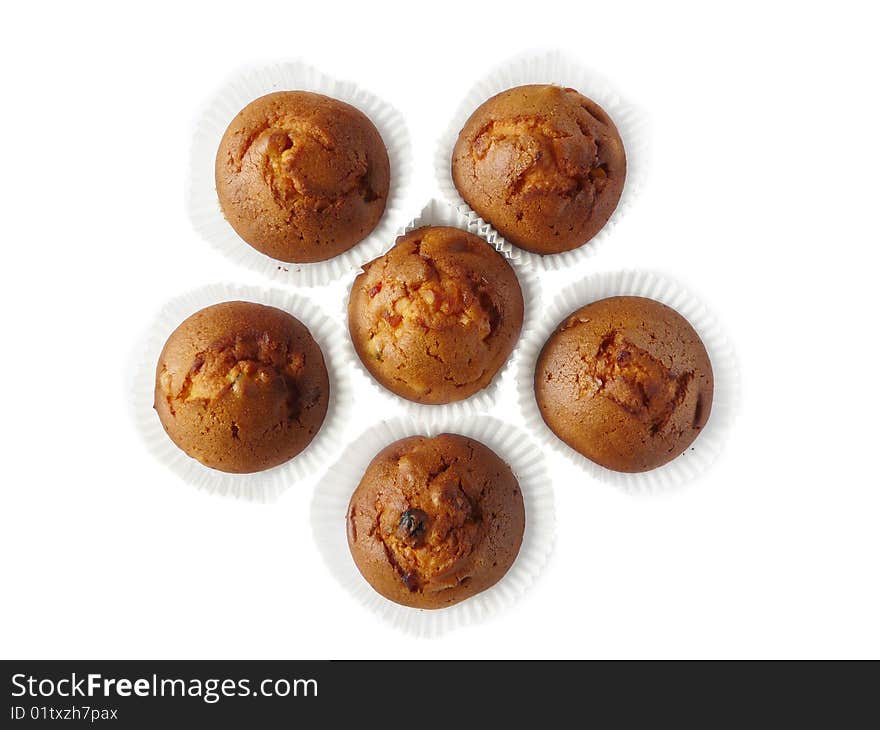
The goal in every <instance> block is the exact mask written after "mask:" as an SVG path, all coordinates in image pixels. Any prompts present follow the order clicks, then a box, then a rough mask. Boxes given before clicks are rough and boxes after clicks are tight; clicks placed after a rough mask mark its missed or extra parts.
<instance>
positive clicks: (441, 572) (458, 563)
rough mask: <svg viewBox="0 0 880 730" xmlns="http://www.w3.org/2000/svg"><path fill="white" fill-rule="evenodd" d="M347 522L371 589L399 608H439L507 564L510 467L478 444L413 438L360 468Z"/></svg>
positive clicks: (514, 506) (519, 511)
mask: <svg viewBox="0 0 880 730" xmlns="http://www.w3.org/2000/svg"><path fill="white" fill-rule="evenodd" d="M347 524H348V545H349V548H350V550H351V554H352V557H353V558H354V561H355V563H356V565H357V567H358V570H360V572H361V574H362V575H363V576H364V578H366V580H367V581H368V582H369V583H370V585H371V586H373V588H374V589H375V590H376V591H378V592H379V593H380V594H382V595H383V596H385V598H388V599H389V600H391V601H394V602H395V603H400V604H403V605H404V606H411V607H414V608H443V607H445V606H451V605H453V604H455V603H458V602H459V601H463V600H464V599H466V598H470V597H471V596H473V595H476V594H477V593H480V592H481V591H484V590H486V589H487V588H489V587H490V586H493V585H494V584H495V583H497V582H498V581H499V580H500V579H501V578H502V576H503V575H504V574H505V573H506V572H507V570H508V568H510V566H511V565H513V561H514V560H515V559H516V556H517V553H518V552H519V548H520V545H521V544H522V538H523V532H524V530H525V508H524V506H523V499H522V494H521V492H520V488H519V483H518V482H517V480H516V477H514V475H513V472H511V470H510V467H509V466H507V464H505V463H504V462H503V461H502V460H501V459H500V458H499V457H498V456H497V454H495V452H494V451H492V450H491V449H489V448H488V447H486V446H484V445H483V444H481V443H480V442H479V441H475V440H473V439H469V438H466V437H464V436H459V435H456V434H448V433H447V434H441V435H439V436H436V437H434V438H427V437H424V436H412V437H410V438H405V439H401V440H400V441H397V442H395V443H393V444H391V445H390V446H388V447H386V448H385V449H383V450H382V451H380V452H379V454H378V455H377V456H376V457H375V458H374V459H373V461H372V462H371V463H370V465H369V466H368V467H367V470H366V472H365V474H364V476H363V479H361V482H360V484H359V485H358V487H357V489H356V490H355V492H354V494H353V495H352V497H351V501H350V503H349V506H348V517H347Z"/></svg>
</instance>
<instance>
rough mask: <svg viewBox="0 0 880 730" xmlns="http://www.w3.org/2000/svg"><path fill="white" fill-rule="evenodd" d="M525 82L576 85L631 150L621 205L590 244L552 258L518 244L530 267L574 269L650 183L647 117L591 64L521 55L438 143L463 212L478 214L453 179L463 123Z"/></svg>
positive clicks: (479, 91)
mask: <svg viewBox="0 0 880 730" xmlns="http://www.w3.org/2000/svg"><path fill="white" fill-rule="evenodd" d="M524 84H558V85H561V86H566V87H571V88H573V89H576V90H577V91H579V92H580V93H581V94H583V95H584V96H587V97H589V98H590V99H593V100H594V101H596V102H597V103H598V104H599V105H600V106H601V107H602V108H603V109H604V110H605V111H606V112H608V115H609V116H610V117H611V118H612V119H613V120H614V124H615V125H616V126H617V130H618V131H619V132H620V136H621V138H622V139H623V145H624V148H625V150H626V168H627V169H626V182H625V184H624V188H623V192H622V194H621V196H620V201H619V202H618V204H617V209H616V210H615V211H614V213H613V215H612V216H611V218H610V219H609V220H608V222H607V223H606V224H605V226H604V227H603V228H602V230H601V231H599V233H597V234H596V235H595V236H594V237H593V238H592V239H591V240H590V241H589V242H588V243H586V244H585V245H583V246H581V247H580V248H576V249H574V250H572V251H566V252H564V253H558V254H550V255H546V256H541V255H540V254H536V253H531V252H530V251H525V250H523V249H519V248H516V247H513V249H514V251H516V252H518V253H519V260H520V261H521V263H522V264H523V265H525V266H530V267H533V268H535V269H537V270H550V271H553V270H558V269H570V268H572V267H574V266H577V265H578V264H580V263H581V262H582V261H583V260H585V259H587V258H589V257H591V256H594V255H595V254H596V251H597V250H598V249H599V248H600V247H601V246H602V245H603V243H604V242H605V240H606V239H607V238H608V236H609V234H610V233H611V231H612V229H613V228H614V226H615V225H616V224H617V223H618V222H619V221H620V219H621V218H622V217H623V216H624V215H625V214H626V212H627V211H628V210H629V208H630V207H631V205H632V202H633V200H634V199H635V198H636V196H637V194H638V193H639V191H640V190H641V189H642V188H643V187H644V184H645V177H646V170H647V162H648V153H649V140H648V133H647V121H646V118H645V114H644V112H643V111H642V110H641V109H639V108H638V107H636V106H634V105H632V104H630V103H628V102H626V101H624V100H623V99H622V98H621V97H620V95H619V94H618V93H617V91H616V90H615V89H614V87H613V85H612V84H610V83H609V82H608V81H606V80H605V79H603V78H602V77H601V76H600V75H599V74H597V73H595V72H593V71H591V70H590V69H588V68H585V67H584V66H583V65H582V64H581V63H579V62H578V61H577V60H576V59H573V58H570V57H569V56H567V55H565V54H563V53H561V52H559V51H553V52H550V53H537V54H536V53H529V54H525V55H520V56H516V57H515V58H512V59H510V60H509V61H507V62H505V63H503V64H501V65H500V66H497V67H496V68H495V69H494V70H492V71H490V72H489V73H488V74H487V75H486V76H485V77H484V78H482V79H481V80H480V81H478V82H477V83H476V84H474V86H473V87H471V89H470V91H469V92H468V93H467V94H466V95H465V97H464V99H463V100H462V102H461V104H460V105H459V107H458V109H457V110H456V112H455V115H454V116H453V118H452V121H451V122H450V124H449V127H448V128H447V130H446V131H445V132H444V133H443V135H442V136H441V137H440V140H439V142H438V144H437V149H436V153H435V155H434V170H435V174H436V177H437V183H438V185H439V187H440V191H441V193H442V194H443V196H444V197H445V198H446V200H447V201H449V202H450V203H451V204H452V205H454V206H455V207H456V208H458V209H459V210H462V211H464V212H466V213H473V211H472V209H471V208H470V206H469V205H468V204H467V203H465V201H464V199H463V198H462V197H461V195H460V194H459V192H458V190H457V189H456V187H455V183H454V182H453V180H452V150H453V148H454V147H455V143H456V141H457V140H458V135H459V133H460V132H461V129H462V127H464V125H465V122H466V121H467V120H468V119H469V118H470V116H471V114H473V113H474V111H475V110H476V109H477V107H478V106H480V105H481V104H482V103H483V102H484V101H486V100H487V99H489V98H490V97H492V96H495V94H498V93H500V92H502V91H505V90H507V89H510V88H512V87H514V86H522V85H524ZM474 215H476V214H474ZM498 239H499V240H498V242H497V243H496V246H507V247H509V246H510V244H509V243H507V241H505V240H504V239H503V238H502V237H501V236H500V234H499V235H498Z"/></svg>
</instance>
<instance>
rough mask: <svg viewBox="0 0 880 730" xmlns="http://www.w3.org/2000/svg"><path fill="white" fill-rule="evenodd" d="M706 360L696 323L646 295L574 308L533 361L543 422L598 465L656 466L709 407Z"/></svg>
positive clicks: (691, 433) (677, 448)
mask: <svg viewBox="0 0 880 730" xmlns="http://www.w3.org/2000/svg"><path fill="white" fill-rule="evenodd" d="M712 393H713V379H712V366H711V364H710V362H709V356H708V354H707V353H706V348H705V347H704V346H703V343H702V341H701V340H700V338H699V336H698V335H697V333H696V332H695V331H694V329H693V327H691V325H690V324H689V323H688V322H687V320H685V319H684V318H683V317H682V316H681V315H680V314H678V313H677V312H676V311H675V310H674V309H671V308H670V307H667V306H666V305H664V304H661V303H660V302H657V301H654V300H652V299H645V298H643V297H612V298H610V299H603V300H601V301H598V302H594V303H592V304H588V305H587V306H585V307H583V308H582V309H579V310H577V311H576V312H574V313H573V314H571V315H570V316H569V317H568V318H567V319H566V320H565V321H564V322H563V323H562V324H561V325H560V326H559V328H558V329H557V330H556V331H555V332H554V333H553V335H552V336H551V337H550V339H549V340H548V341H547V343H546V344H545V345H544V349H543V351H542V352H541V355H540V357H539V358H538V362H537V366H536V368H535V395H536V398H537V402H538V407H539V409H540V411H541V415H542V417H543V418H544V421H545V422H546V423H547V425H548V426H549V427H550V429H551V430H552V431H553V432H554V433H555V434H556V435H557V436H558V437H559V438H560V439H562V440H563V441H564V442H565V443H567V444H568V445H569V446H571V447H572V448H573V449H575V450H576V451H578V452H580V453H581V454H583V455H584V456H586V457H587V458H588V459H591V460H592V461H595V462H596V463H597V464H601V465H602V466H605V467H608V468H609V469H614V470H616V471H622V472H641V471H647V470H649V469H654V468H656V467H658V466H661V465H663V464H665V463H667V462H668V461H671V460H672V459H674V458H675V457H676V456H679V455H680V454H681V453H682V452H684V451H685V450H686V449H687V448H688V447H689V446H690V445H691V443H692V442H693V440H694V439H695V438H696V437H697V435H698V434H699V432H700V429H702V428H703V426H704V425H705V424H706V421H707V420H708V418H709V413H710V411H711V408H712Z"/></svg>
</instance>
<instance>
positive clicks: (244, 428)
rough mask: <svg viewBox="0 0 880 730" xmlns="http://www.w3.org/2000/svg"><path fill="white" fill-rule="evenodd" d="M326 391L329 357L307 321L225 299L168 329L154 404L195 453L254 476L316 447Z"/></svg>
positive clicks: (173, 432) (201, 458) (224, 468)
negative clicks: (326, 364)
mask: <svg viewBox="0 0 880 730" xmlns="http://www.w3.org/2000/svg"><path fill="white" fill-rule="evenodd" d="M329 392H330V383H329V380H328V377H327V368H326V367H325V366H324V357H323V355H322V354H321V349H320V348H319V347H318V344H317V343H316V342H315V340H314V339H313V338H312V336H311V334H310V333H309V331H308V329H307V328H306V327H305V325H303V324H302V323H301V322H300V321H299V320H297V319H295V318H294V317H292V316H291V315H289V314H288V313H287V312H283V311H281V310H280V309H276V308H275V307H267V306H264V305H262V304H255V303H253V302H224V303H222V304H215V305H213V306H210V307H206V308H205V309H202V310H200V311H198V312H196V313H195V314H193V315H192V316H191V317H189V318H188V319H186V320H184V321H183V323H181V325H180V326H179V327H178V328H177V329H176V330H174V332H172V333H171V336H170V337H169V338H168V341H167V342H166V343H165V347H164V348H163V349H162V354H161V355H160V356H159V363H158V365H157V366H156V390H155V401H154V407H155V409H156V411H157V412H158V414H159V420H160V421H161V422H162V425H163V426H164V428H165V431H166V432H167V433H168V435H169V436H170V437H171V440H172V441H174V443H175V444H177V446H178V447H180V448H181V449H183V451H185V452H186V453H187V454H189V455H190V456H191V457H193V458H194V459H197V460H198V461H200V462H201V463H202V464H204V465H205V466H209V467H211V468H213V469H219V470H220V471H225V472H233V473H249V472H255V471H262V470H263V469H269V468H270V467H273V466H277V465H278V464H282V463H284V462H285V461H287V460H289V459H292V458H293V457H294V456H296V455H297V454H298V453H299V452H300V451H302V450H303V449H304V448H305V447H306V446H308V445H309V443H310V442H311V440H312V439H313V438H314V436H315V434H316V433H317V432H318V429H319V428H320V427H321V423H323V421H324V416H325V415H326V413H327V402H328V397H329Z"/></svg>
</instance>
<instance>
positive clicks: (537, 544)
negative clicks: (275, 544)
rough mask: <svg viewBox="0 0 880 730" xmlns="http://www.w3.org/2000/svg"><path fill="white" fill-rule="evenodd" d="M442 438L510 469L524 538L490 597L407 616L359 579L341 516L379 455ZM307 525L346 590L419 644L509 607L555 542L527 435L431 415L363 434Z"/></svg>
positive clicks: (539, 462) (546, 494)
mask: <svg viewBox="0 0 880 730" xmlns="http://www.w3.org/2000/svg"><path fill="white" fill-rule="evenodd" d="M440 433H457V434H461V435H463V436H467V437H469V438H473V439H476V440H477V441H480V442H481V443H483V444H485V445H486V446H488V447H489V448H490V449H492V450H493V451H494V452H495V453H496V454H498V456H499V457H500V458H501V459H502V460H503V461H505V462H506V463H507V464H508V465H509V466H510V467H511V469H512V470H513V473H514V475H515V476H516V478H517V480H518V481H519V485H520V488H521V490H522V495H523V502H524V505H525V516H526V526H525V533H524V535H523V542H522V547H521V548H520V551H519V554H518V555H517V557H516V560H515V561H514V563H513V565H512V566H511V568H510V570H508V572H507V573H506V574H505V575H504V577H502V578H501V580H500V581H498V583H496V584H495V585H494V586H492V587H491V588H489V589H488V590H486V591H483V592H482V593H478V594H477V595H475V596H472V597H471V598H468V599H467V600H465V601H462V602H461V603H458V604H456V605H454V606H450V607H448V608H441V609H433V610H426V609H417V608H409V607H406V606H401V605H399V604H396V603H394V602H393V601H389V600H388V599H386V598H384V597H383V596H381V595H379V594H378V593H376V591H374V590H373V588H372V587H371V586H370V584H369V583H367V581H366V580H365V579H364V578H363V576H361V574H360V573H359V572H358V569H357V567H356V566H355V563H354V559H353V558H352V557H351V553H350V551H349V549H348V542H347V537H346V513H347V510H348V503H349V500H350V499H351V495H352V493H353V492H354V490H355V488H356V487H357V485H358V484H359V483H360V480H361V478H362V477H363V475H364V472H365V471H366V468H367V466H368V465H369V463H370V462H371V461H372V460H373V458H374V457H375V456H376V454H377V453H379V451H381V450H382V449H384V448H385V447H386V446H388V445H389V444H391V443H393V442H395V441H398V440H399V439H402V438H406V437H408V436H415V435H423V436H436V435H437V434H440ZM311 517H312V530H313V532H314V536H315V542H316V543H317V545H318V549H319V551H320V553H321V555H322V557H323V558H324V561H325V563H326V564H327V567H328V568H329V569H330V572H331V573H332V574H333V576H334V577H335V578H336V579H337V580H338V581H339V583H340V584H341V585H342V587H343V588H344V590H345V591H346V592H347V593H348V594H349V595H350V596H351V597H352V598H354V599H355V601H356V602H357V603H359V604H360V605H361V606H362V607H363V608H365V609H366V610H368V611H372V612H374V613H376V614H377V615H378V616H379V617H380V618H381V619H382V620H383V621H385V622H387V623H388V624H390V625H392V626H394V627H395V628H396V629H399V630H400V631H403V632H405V633H408V634H413V635H416V636H422V637H436V636H440V635H441V634H444V633H445V632H447V631H450V630H452V629H455V628H458V627H461V626H465V625H468V624H472V623H476V622H478V621H481V620H483V619H485V618H486V617H488V616H490V615H493V614H496V613H497V612H499V611H503V610H505V609H507V608H508V607H509V606H511V605H513V604H514V603H515V602H516V601H517V600H518V599H519V598H521V597H522V595H523V594H524V593H525V592H526V591H527V590H528V589H529V588H530V587H531V585H532V584H533V583H534V582H535V580H536V578H537V577H538V576H539V574H540V573H541V572H542V571H543V569H544V567H545V566H546V564H547V560H548V558H549V556H550V553H551V552H552V550H553V544H554V542H555V532H554V530H555V514H554V508H553V489H552V486H551V483H550V479H549V476H548V474H547V470H546V468H545V465H544V458H543V454H542V453H541V450H540V448H539V447H538V445H537V444H536V443H535V442H534V441H533V440H532V439H531V438H529V436H528V435H527V434H526V433H525V432H523V431H521V430H520V429H518V428H514V427H513V426H510V425H508V424H506V423H503V422H501V421H499V420H497V419H495V418H491V417H489V416H474V417H471V418H468V419H461V418H454V417H450V416H448V415H445V414H440V413H436V414H433V415H429V416H426V417H424V418H421V419H418V420H417V419H414V418H412V417H410V416H403V417H399V418H394V419H390V420H387V421H382V422H381V423H378V424H376V425H374V426H372V427H370V428H368V429H367V430H366V431H365V432H364V433H363V434H362V435H361V436H360V437H359V438H357V439H354V440H353V441H352V442H351V443H350V444H349V445H348V446H347V447H346V449H345V454H344V456H342V457H341V458H340V459H339V461H337V462H336V463H335V464H334V465H333V466H332V467H330V469H329V470H328V472H327V474H326V475H325V476H324V478H323V479H322V480H321V481H320V482H319V483H318V485H317V487H316V489H315V494H314V498H313V500H312V515H311Z"/></svg>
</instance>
